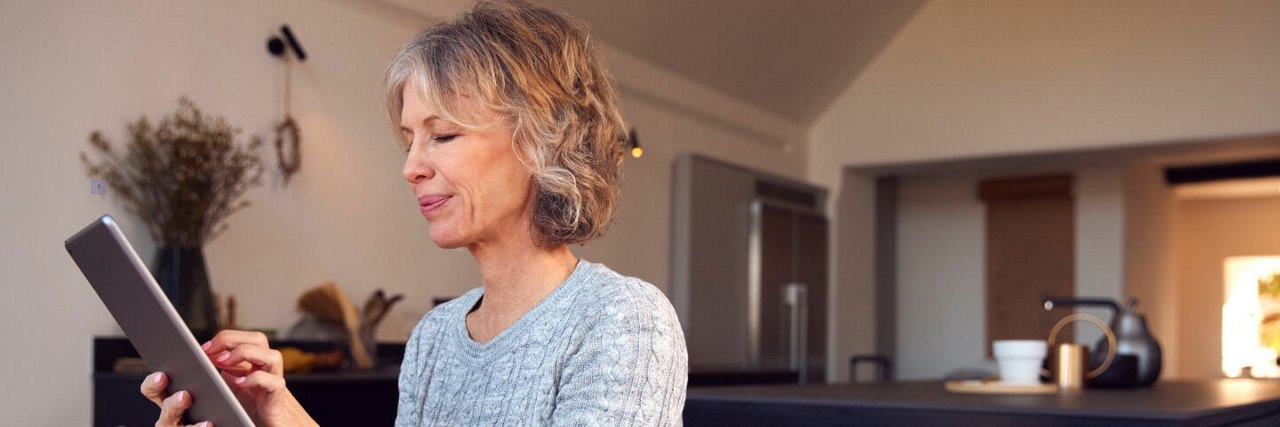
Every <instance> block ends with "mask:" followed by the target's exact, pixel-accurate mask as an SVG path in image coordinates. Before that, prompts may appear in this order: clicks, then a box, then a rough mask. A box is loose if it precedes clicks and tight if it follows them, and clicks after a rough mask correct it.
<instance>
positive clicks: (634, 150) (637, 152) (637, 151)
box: [631, 145, 644, 159]
mask: <svg viewBox="0 0 1280 427" xmlns="http://www.w3.org/2000/svg"><path fill="white" fill-rule="evenodd" d="M643 155H644V149H643V148H640V146H638V145H637V146H635V147H631V157H635V158H637V159H638V158H640V156H643Z"/></svg>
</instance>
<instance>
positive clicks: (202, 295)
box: [153, 246, 218, 342]
mask: <svg viewBox="0 0 1280 427" xmlns="http://www.w3.org/2000/svg"><path fill="white" fill-rule="evenodd" d="M153 274H154V275H155V278H156V282H157V283H159V284H160V289H162V290H164V294H165V296H166V297H168V298H169V303H171V304H173V308H175V309H177V310H178V315H180V316H182V321H183V322H184V323H186V324H187V328H188V329H190V330H191V334H192V335H194V336H195V338H196V340H197V341H201V342H203V341H205V340H208V339H210V338H213V335H214V334H216V333H217V332H218V312H217V309H216V303H215V302H214V300H213V292H212V291H211V290H210V288H209V272H208V271H207V270H206V269H205V264H204V250H203V249H202V248H199V247H195V248H190V247H173V246H165V247H161V248H160V249H159V250H157V251H156V262H155V271H154V272H153Z"/></svg>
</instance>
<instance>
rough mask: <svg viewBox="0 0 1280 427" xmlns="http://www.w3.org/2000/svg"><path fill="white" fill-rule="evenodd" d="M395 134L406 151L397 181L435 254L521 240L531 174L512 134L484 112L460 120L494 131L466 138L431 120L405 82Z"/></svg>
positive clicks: (456, 127)
mask: <svg viewBox="0 0 1280 427" xmlns="http://www.w3.org/2000/svg"><path fill="white" fill-rule="evenodd" d="M403 97H404V105H403V108H402V110H401V111H402V112H401V114H400V132H401V133H402V135H403V137H404V140H403V141H402V142H403V143H405V144H407V146H406V147H405V148H406V150H407V153H408V155H407V157H406V158H405V161H404V171H403V172H404V177H405V179H407V180H409V185H410V186H412V187H413V193H414V194H415V195H417V197H418V206H419V208H420V209H421V211H422V216H424V217H426V218H427V222H429V223H430V224H431V240H432V241H434V242H435V244H436V245H437V246H440V247H442V248H457V247H471V246H474V245H477V244H484V243H488V242H492V241H494V240H498V239H503V238H512V237H518V238H525V239H528V237H529V230H530V209H531V206H532V204H531V203H530V202H531V199H532V186H531V182H532V174H531V173H530V172H529V168H528V167H526V166H525V165H524V164H523V163H521V162H520V159H519V158H517V157H516V154H515V150H514V147H513V146H512V141H511V138H512V127H511V125H510V124H509V123H507V121H506V120H498V117H497V116H496V115H495V114H493V113H492V112H488V111H474V110H478V109H472V110H473V111H470V112H464V114H468V115H469V116H467V115H464V116H463V117H462V119H463V120H466V121H471V122H475V123H495V124H494V125H493V126H490V127H488V128H485V129H482V130H478V131H469V130H466V129H465V128H463V127H462V126H459V125H458V124H456V123H452V122H449V121H446V120H444V119H442V118H440V117H438V115H437V114H438V113H437V112H435V111H431V109H430V108H429V107H428V106H427V105H426V104H425V103H424V102H422V99H421V98H419V96H418V92H417V89H416V88H415V87H414V84H413V82H412V81H410V82H409V83H407V84H405V86H404V93H403Z"/></svg>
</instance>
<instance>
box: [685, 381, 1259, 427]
mask: <svg viewBox="0 0 1280 427" xmlns="http://www.w3.org/2000/svg"><path fill="white" fill-rule="evenodd" d="M684 419H685V423H686V424H687V425H689V426H702V425H740V426H764V425H805V426H856V425H877V426H894V425H902V426H906V425H983V426H1000V425H1044V426H1056V425H1064V426H1065V425H1071V426H1091V425H1107V426H1114V425H1133V426H1200V425H1246V426H1253V425H1256V426H1264V425H1265V426H1276V425H1280V382H1273V381H1266V380H1248V379H1222V380H1209V381H1161V382H1159V383H1157V384H1156V386H1155V387H1153V388H1149V389H1092V390H1084V391H1079V392H1070V393H1057V394H1051V395H1038V396H1036V395H984V394H957V393H950V392H947V391H946V390H943V386H942V383H940V382H903V383H887V384H823V385H785V386H742V387H710V388H697V389H690V390H689V394H688V400H687V402H686V403H685V412H684Z"/></svg>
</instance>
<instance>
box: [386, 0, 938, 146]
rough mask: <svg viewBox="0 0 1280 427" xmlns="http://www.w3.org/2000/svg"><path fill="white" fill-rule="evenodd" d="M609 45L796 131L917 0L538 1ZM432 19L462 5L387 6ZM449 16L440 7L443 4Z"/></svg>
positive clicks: (402, 1)
mask: <svg viewBox="0 0 1280 427" xmlns="http://www.w3.org/2000/svg"><path fill="white" fill-rule="evenodd" d="M544 1H545V2H546V3H547V4H549V5H551V6H553V7H557V8H559V9H561V10H564V11H566V12H568V13H569V14H570V15H573V16H575V17H578V18H579V19H582V20H584V21H587V22H588V23H589V24H590V26H591V30H592V32H593V33H594V34H595V35H597V36H598V37H600V38H601V39H603V40H604V42H605V43H608V44H610V45H612V46H614V47H616V48H618V49H621V50H624V51H627V52H628V53H631V54H633V55H636V56H638V57H640V58H642V59H645V60H647V61H649V62H651V63H654V64H656V65H659V66H661V67H663V68H666V69H668V70H671V71H673V72H675V73H677V74H680V75H683V76H685V77H687V78H689V79H691V80H693V81H696V82H698V83H700V84H702V85H705V86H707V87H710V88H712V89H715V90H717V91H720V92H722V93H724V94H726V95H729V96H731V97H733V98H736V99H738V100H741V101H743V102H745V103H747V104H751V105H753V106H756V107H758V108H760V109H762V110H764V111H767V112H770V113H773V114H774V115H777V116H779V117H782V118H784V119H788V120H790V121H792V122H795V123H797V124H800V125H809V124H811V123H813V121H814V120H816V119H817V117H818V116H819V115H820V114H821V113H822V111H823V110H825V109H826V108H827V106H828V105H830V104H831V102H832V101H833V100H834V99H835V98H836V97H837V96H838V95H839V94H840V93H841V92H842V91H843V90H844V88H845V87H846V86H848V85H849V83H850V82H851V81H852V80H853V79H854V78H855V77H856V76H857V75H858V73H860V72H861V71H862V70H863V69H864V68H865V67H866V66H867V65H868V64H870V63H871V61H872V59H874V58H875V56H876V54H878V53H879V52H880V51H881V50H882V49H883V48H884V46H885V45H886V44H888V43H889V41H890V40H891V39H892V38H893V36H894V35H895V34H897V32H898V30H900V29H901V28H902V27H903V26H904V25H905V24H906V22H907V21H908V20H909V19H910V18H911V16H912V15H913V14H914V13H915V11H916V10H917V9H919V8H920V6H921V5H922V4H924V2H925V0H796V1H779V0H544ZM390 2H391V3H395V4H398V5H400V6H401V7H406V8H411V9H416V10H419V11H421V12H422V13H424V14H427V15H432V16H438V15H440V14H441V7H440V6H441V5H442V4H444V5H446V6H449V7H454V8H458V9H460V8H461V7H463V5H465V4H466V3H469V1H466V0H434V1H410V0H390ZM444 9H445V10H448V8H447V7H446V8H444Z"/></svg>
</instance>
